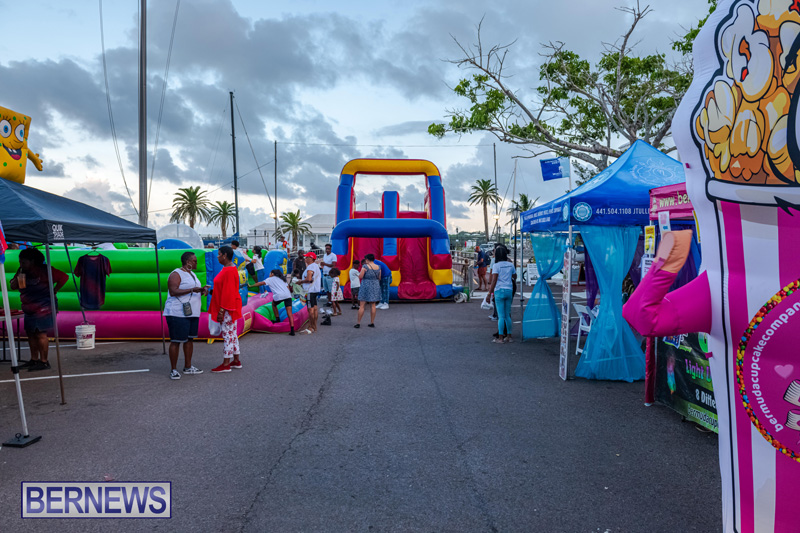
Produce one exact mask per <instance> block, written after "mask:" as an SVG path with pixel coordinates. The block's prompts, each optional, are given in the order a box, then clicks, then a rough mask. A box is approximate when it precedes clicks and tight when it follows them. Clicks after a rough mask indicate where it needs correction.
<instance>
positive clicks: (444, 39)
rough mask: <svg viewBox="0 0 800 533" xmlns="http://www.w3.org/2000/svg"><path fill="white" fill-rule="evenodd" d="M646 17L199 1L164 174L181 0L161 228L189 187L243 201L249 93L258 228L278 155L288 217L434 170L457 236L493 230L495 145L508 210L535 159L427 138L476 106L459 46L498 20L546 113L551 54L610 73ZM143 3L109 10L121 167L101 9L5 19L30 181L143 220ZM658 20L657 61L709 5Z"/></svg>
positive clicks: (170, 0) (188, 23)
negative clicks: (343, 180)
mask: <svg viewBox="0 0 800 533" xmlns="http://www.w3.org/2000/svg"><path fill="white" fill-rule="evenodd" d="M629 3H630V0H616V1H614V0H612V1H599V2H598V1H597V0H574V1H571V2H551V1H544V0H515V1H503V2H493V3H487V2H478V1H475V0H433V1H430V0H429V1H424V2H423V1H419V0H406V1H405V2H396V1H394V2H388V1H374V0H372V1H361V0H358V1H356V0H341V1H339V2H335V3H332V2H328V1H323V0H297V1H295V2H264V1H263V0H182V1H181V2H180V8H179V10H178V17H177V24H176V30H175V34H174V42H173V48H172V56H171V60H170V64H169V73H168V76H167V82H168V83H167V88H166V92H164V107H163V112H162V118H161V122H160V130H159V142H158V151H157V154H156V157H155V164H154V165H153V148H154V142H155V138H156V130H157V129H158V128H159V120H158V119H159V109H160V102H161V98H162V90H163V87H164V74H165V70H166V65H167V56H168V50H169V45H170V38H171V36H172V27H173V21H174V19H175V11H176V5H177V4H176V0H159V1H156V2H150V5H149V7H148V12H147V16H148V87H149V89H148V152H149V154H150V155H149V157H148V161H149V163H148V173H150V170H149V169H150V168H151V166H152V168H154V172H153V173H152V174H153V175H152V180H153V181H152V187H151V194H150V205H149V209H148V211H149V213H150V214H149V219H150V225H151V226H152V227H156V228H157V227H159V226H161V225H163V224H165V223H166V222H167V219H168V218H169V208H170V206H171V204H172V197H173V195H174V193H175V192H176V190H177V189H178V188H179V187H186V186H194V185H200V186H201V187H203V188H204V189H206V190H208V191H209V192H210V197H211V198H212V199H213V200H228V201H233V190H232V180H233V177H232V176H233V172H232V156H231V138H230V103H229V91H233V92H234V93H235V96H236V100H235V107H234V113H235V115H236V119H235V120H236V137H237V139H236V140H237V145H236V153H237V170H238V174H239V176H240V182H239V188H240V193H239V203H240V212H241V224H242V229H243V230H247V229H248V228H252V227H253V226H255V225H257V224H261V223H263V222H266V221H268V220H270V219H269V217H268V214H269V213H270V212H271V211H272V209H271V207H270V205H269V201H268V199H267V196H266V193H265V187H266V189H268V190H269V192H270V194H272V193H273V192H274V191H273V188H274V187H273V180H274V167H273V162H272V161H273V150H274V145H273V142H274V141H277V143H278V145H277V147H278V158H277V160H278V165H277V172H278V210H279V212H285V211H287V210H289V209H291V210H294V209H300V211H301V213H303V214H304V215H306V216H308V215H313V214H317V213H333V211H334V203H335V191H336V185H337V183H338V173H339V171H340V170H341V168H342V166H343V165H344V164H345V163H346V162H347V161H348V160H350V159H354V158H358V157H389V158H419V159H428V160H430V161H432V162H433V163H434V164H436V165H437V166H438V167H439V169H440V171H441V173H442V178H443V182H444V185H445V191H446V195H447V201H448V226H450V227H449V228H448V229H449V230H451V231H453V230H454V229H455V228H456V227H459V228H461V229H465V228H466V229H480V228H482V226H483V220H482V214H481V212H480V211H479V209H478V208H476V207H471V206H469V205H468V204H467V203H466V199H467V196H468V195H469V192H468V191H469V186H470V185H471V184H472V183H474V182H475V180H476V179H479V178H493V176H494V166H493V151H492V143H495V142H496V143H497V181H498V188H499V189H500V192H501V194H503V195H505V194H506V191H507V190H508V196H509V198H510V195H511V192H510V189H507V187H508V185H509V182H510V177H511V175H512V173H513V169H514V156H515V155H522V152H520V151H519V150H517V149H515V148H514V147H510V146H506V145H503V144H502V143H499V142H497V141H496V140H495V138H494V137H493V136H491V135H488V134H474V135H469V136H463V137H457V136H446V137H445V138H444V139H442V140H438V139H435V138H433V137H431V136H430V135H428V134H427V133H426V129H427V125H428V124H430V123H431V122H442V121H444V120H445V115H446V112H447V110H448V109H453V108H459V107H461V106H463V104H464V102H462V101H460V100H459V99H458V98H457V97H456V96H455V95H453V94H452V91H451V90H450V89H449V88H448V86H452V85H455V84H456V83H457V81H458V79H459V77H460V76H461V75H462V74H463V73H460V72H459V71H458V69H457V68H456V67H455V66H453V65H451V64H449V63H447V62H446V61H444V60H446V59H457V58H459V50H458V48H457V46H456V45H455V43H454V42H453V37H455V38H456V39H458V40H459V41H460V42H462V43H465V44H469V43H472V42H474V40H475V35H476V34H475V27H476V25H477V23H478V22H479V21H480V20H481V18H482V17H483V18H484V22H483V38H484V42H485V43H491V44H495V43H502V44H505V43H508V42H511V41H513V40H516V43H515V44H514V46H513V48H512V49H511V54H510V57H509V60H508V62H507V67H506V70H507V71H508V72H509V73H511V74H513V75H514V78H513V80H512V82H511V85H512V86H513V87H514V88H515V89H516V90H517V91H518V92H519V93H520V94H522V95H529V96H530V97H529V98H527V100H532V95H533V89H532V88H533V87H535V86H536V84H537V68H538V65H539V63H540V61H541V58H540V56H539V53H540V51H541V43H543V42H548V41H563V42H565V43H567V45H568V47H570V48H571V49H573V50H574V51H576V52H578V53H580V54H581V55H583V56H585V57H587V58H590V59H593V60H596V58H597V57H598V55H599V52H600V51H601V50H602V43H603V42H609V41H613V40H615V39H616V38H617V37H618V36H619V35H620V34H621V33H622V32H623V31H624V30H625V29H626V28H627V25H628V24H629V19H627V18H626V16H625V15H624V14H622V13H620V12H619V11H616V10H615V9H614V8H615V7H617V6H620V5H627V4H629ZM138 5H139V2H138V1H137V0H125V1H123V0H114V1H113V2H112V1H108V0H106V1H105V2H104V3H103V4H102V8H103V12H102V21H103V29H104V37H105V48H106V54H105V62H106V66H107V69H108V87H109V94H110V98H111V107H112V111H113V119H114V124H115V127H116V134H117V141H118V146H119V151H120V158H121V163H122V170H120V165H119V163H118V160H117V156H116V152H115V149H114V144H113V140H112V134H111V126H110V120H109V114H108V107H107V105H106V96H107V94H106V88H105V81H104V76H103V54H102V47H101V17H100V3H99V2H98V0H70V1H68V2H64V1H63V0H26V1H25V2H20V1H16V2H10V1H7V0H0V12H2V13H3V14H4V19H5V20H6V21H9V20H15V21H18V23H15V24H14V25H13V27H9V26H6V28H7V30H9V31H7V32H6V36H5V38H3V39H0V80H2V87H3V89H2V92H1V93H0V94H1V95H2V96H0V106H3V107H7V108H10V109H13V110H15V111H19V112H21V113H25V114H28V115H31V116H32V117H33V123H32V127H31V133H30V136H29V139H28V145H29V148H30V149H32V150H34V151H36V152H38V153H40V154H41V155H42V156H43V158H44V165H45V170H44V172H41V173H40V172H37V171H36V170H35V168H34V167H33V165H30V164H29V165H28V178H27V181H26V184H28V185H30V186H33V187H36V188H40V189H44V190H48V191H51V192H54V193H58V194H64V195H66V196H68V197H70V198H74V199H77V200H80V201H83V202H86V203H89V204H91V205H94V206H97V207H100V208H102V209H105V210H107V211H110V212H113V213H115V214H119V215H124V216H126V218H130V219H131V220H136V216H135V214H134V207H133V205H134V204H135V205H136V206H137V207H138V155H137V150H138V148H137V127H138V126H137V115H136V113H137V76H138V70H137V69H138V56H137V54H138V52H137V47H138V37H137V31H138V30H137V9H138ZM334 5H335V6H336V7H335V8H334V7H332V6H334ZM643 5H644V4H643ZM653 7H654V12H653V13H652V14H651V15H650V16H649V17H647V18H646V19H645V21H644V22H643V23H642V24H641V26H640V28H639V30H638V31H637V37H638V38H639V39H641V42H640V44H639V45H638V47H637V50H639V51H641V52H648V53H649V52H653V51H662V52H666V53H671V50H670V47H669V45H670V42H671V41H672V40H674V39H675V38H677V36H678V35H679V34H682V33H684V31H683V29H684V28H688V27H689V26H691V25H692V24H694V23H695V22H696V21H697V19H698V18H699V17H701V16H702V15H703V14H704V13H705V12H706V11H707V6H706V2H704V1H702V0H673V1H672V2H669V5H668V6H667V5H666V4H664V3H655V2H654V3H653ZM11 30H13V31H11ZM451 36H452V37H451ZM240 115H241V118H240ZM245 130H246V132H247V135H245ZM248 137H249V139H248ZM251 145H252V149H251ZM256 161H257V162H258V163H256ZM517 161H518V172H517V192H518V193H519V192H523V193H527V194H529V195H530V196H532V197H537V196H539V197H541V200H542V201H547V200H550V199H553V198H555V197H557V196H559V195H560V194H563V192H564V191H565V190H566V183H563V182H562V183H559V182H548V183H547V184H546V185H545V184H543V182H542V179H541V172H540V170H539V163H538V161H536V160H532V159H518V160H517ZM258 166H262V168H261V174H259V172H258V170H257V168H258ZM123 175H124V178H125V179H126V180H127V183H128V186H129V188H130V193H131V195H132V196H133V202H131V200H130V199H129V197H128V193H127V192H126V189H125V185H124V183H123ZM262 175H263V181H262ZM423 186H424V185H423V180H422V179H421V178H415V177H408V178H384V177H364V178H362V179H360V180H359V182H358V184H357V202H358V204H359V209H363V208H364V207H365V206H366V207H368V208H369V209H378V208H379V204H380V192H381V191H382V190H387V189H388V190H398V191H399V192H400V200H401V203H402V204H403V207H404V208H411V209H419V208H420V206H421V202H422V197H423V194H422V188H423ZM200 229H201V232H202V231H204V229H205V228H204V227H202V226H201V227H200ZM211 231H216V230H215V229H212V230H211Z"/></svg>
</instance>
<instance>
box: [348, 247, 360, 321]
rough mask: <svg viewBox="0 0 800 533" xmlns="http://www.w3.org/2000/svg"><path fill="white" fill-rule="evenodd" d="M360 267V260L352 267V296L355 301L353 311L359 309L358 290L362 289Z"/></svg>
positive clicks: (354, 262)
mask: <svg viewBox="0 0 800 533" xmlns="http://www.w3.org/2000/svg"><path fill="white" fill-rule="evenodd" d="M359 266H361V264H360V263H359V262H358V259H356V260H354V261H353V266H352V267H350V272H348V274H350V295H351V297H352V300H353V305H352V307H351V309H358V307H359V303H358V289H359V288H360V287H361V280H360V279H359V277H358V271H359Z"/></svg>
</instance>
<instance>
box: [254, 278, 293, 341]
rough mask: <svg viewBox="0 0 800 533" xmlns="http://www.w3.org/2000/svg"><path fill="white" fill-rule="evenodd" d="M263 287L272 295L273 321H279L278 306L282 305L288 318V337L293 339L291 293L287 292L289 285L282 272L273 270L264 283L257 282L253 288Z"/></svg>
mask: <svg viewBox="0 0 800 533" xmlns="http://www.w3.org/2000/svg"><path fill="white" fill-rule="evenodd" d="M257 286H263V287H268V288H269V290H270V292H271V293H272V312H273V314H274V315H275V321H276V322H280V321H281V318H280V317H281V315H280V312H279V311H278V305H279V304H283V307H284V309H286V316H287V317H288V318H289V335H290V336H292V337H294V317H293V316H292V293H291V291H290V290H289V285H288V284H287V283H286V277H285V276H284V275H283V270H281V269H280V268H275V269H273V270H272V271H271V272H270V273H269V277H268V278H267V279H265V280H264V281H259V282H258V283H256V284H255V285H253V287H257Z"/></svg>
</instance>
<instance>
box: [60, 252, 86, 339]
mask: <svg viewBox="0 0 800 533" xmlns="http://www.w3.org/2000/svg"><path fill="white" fill-rule="evenodd" d="M64 251H65V252H67V261H68V262H69V276H70V277H71V278H72V284H73V285H74V286H75V294H76V295H77V297H78V305H79V306H80V308H81V315H83V323H84V324H86V311H85V310H84V309H83V302H82V301H81V292H80V291H79V290H78V282H77V281H75V270H74V269H73V268H72V259H70V258H69V248H67V243H64Z"/></svg>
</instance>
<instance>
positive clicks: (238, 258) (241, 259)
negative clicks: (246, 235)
mask: <svg viewBox="0 0 800 533" xmlns="http://www.w3.org/2000/svg"><path fill="white" fill-rule="evenodd" d="M230 248H231V249H233V254H234V256H235V257H234V260H233V266H235V267H236V268H238V269H239V270H241V269H243V268H247V266H248V265H250V264H251V263H252V261H251V260H250V258H249V257H247V253H246V252H245V250H240V249H239V241H237V240H233V241H231V246H230ZM220 249H221V248H220ZM248 273H251V272H250V270H248ZM251 274H252V273H251Z"/></svg>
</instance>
